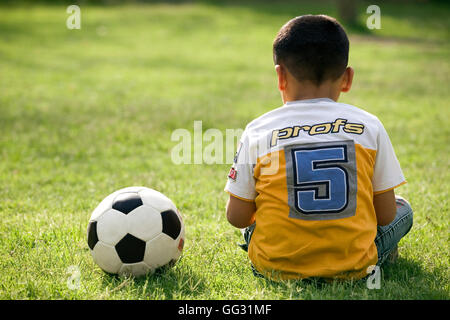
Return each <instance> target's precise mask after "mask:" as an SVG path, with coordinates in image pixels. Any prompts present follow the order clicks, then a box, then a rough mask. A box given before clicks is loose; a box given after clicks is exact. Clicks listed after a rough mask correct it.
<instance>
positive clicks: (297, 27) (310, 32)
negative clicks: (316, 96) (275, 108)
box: [273, 15, 349, 85]
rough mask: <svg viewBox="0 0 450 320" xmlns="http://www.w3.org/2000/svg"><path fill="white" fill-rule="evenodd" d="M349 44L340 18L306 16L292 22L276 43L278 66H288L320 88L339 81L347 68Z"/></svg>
mask: <svg viewBox="0 0 450 320" xmlns="http://www.w3.org/2000/svg"><path fill="white" fill-rule="evenodd" d="M348 51H349V41H348V38H347V34H346V33H345V30H344V28H343V27H342V26H341V24H340V23H339V22H338V21H336V19H334V18H332V17H329V16H326V15H304V16H300V17H296V18H294V19H292V20H290V21H288V22H287V23H286V24H285V25H284V26H283V27H281V29H280V31H279V32H278V34H277V36H276V38H275V40H274V42H273V58H274V62H275V64H282V65H284V66H285V67H286V68H287V69H288V71H289V72H290V73H291V74H292V75H293V76H294V77H295V78H296V79H297V80H298V81H311V82H313V83H314V84H315V85H320V84H321V83H323V82H324V81H326V80H336V79H337V78H339V77H340V76H341V75H342V74H343V73H344V71H345V69H346V68H347V64H348Z"/></svg>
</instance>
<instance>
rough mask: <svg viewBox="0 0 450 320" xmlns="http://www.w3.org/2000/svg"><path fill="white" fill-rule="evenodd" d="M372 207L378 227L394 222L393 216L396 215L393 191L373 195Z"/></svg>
mask: <svg viewBox="0 0 450 320" xmlns="http://www.w3.org/2000/svg"><path fill="white" fill-rule="evenodd" d="M373 205H374V207H375V214H376V216H377V224H378V225H379V226H385V225H388V224H389V223H391V222H392V221H393V220H394V218H395V214H396V213H397V206H396V204H395V192H394V190H389V191H386V192H383V193H379V194H375V195H374V196H373Z"/></svg>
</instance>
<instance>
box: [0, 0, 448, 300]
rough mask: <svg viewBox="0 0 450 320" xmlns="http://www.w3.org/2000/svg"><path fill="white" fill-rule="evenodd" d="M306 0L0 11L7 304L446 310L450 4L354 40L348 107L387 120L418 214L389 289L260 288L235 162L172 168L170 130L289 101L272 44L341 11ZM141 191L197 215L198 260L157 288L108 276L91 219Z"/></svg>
mask: <svg viewBox="0 0 450 320" xmlns="http://www.w3.org/2000/svg"><path fill="white" fill-rule="evenodd" d="M301 3H302V4H301V5H300V4H295V3H294V2H293V1H291V2H283V3H282V4H281V5H280V4H278V5H273V4H271V3H270V2H262V3H258V4H257V3H256V2H238V1H234V2H222V1H221V2H217V3H215V2H212V1H210V2H203V3H180V4H163V3H158V4H151V5H138V4H134V5H126V6H105V7H102V6H88V5H82V6H81V19H82V28H81V30H68V29H67V28H66V25H65V23H66V19H67V17H68V14H67V13H66V7H65V6H62V5H48V6H47V5H42V4H41V5H35V6H32V7H28V6H25V5H23V6H10V5H5V4H3V5H0V234H1V237H0V299H449V292H450V288H449V224H448V222H449V211H448V185H449V184H448V181H449V178H450V177H449V171H448V165H449V158H448V157H449V150H450V147H449V142H450V141H449V131H450V130H449V119H450V112H449V106H448V104H449V101H450V100H449V98H450V93H449V80H450V77H449V75H450V73H449V72H450V65H449V63H450V45H449V43H450V42H449V40H450V34H449V30H450V23H449V20H448V16H449V15H450V7H449V6H447V5H444V4H433V3H428V4H408V5H404V4H402V5H394V4H392V3H390V4H385V5H381V23H382V29H381V30H372V31H369V30H365V29H364V28H363V27H349V28H348V30H349V33H350V40H351V50H350V51H351V53H350V55H351V57H350V64H351V65H352V66H353V67H354V68H355V71H356V75H355V80H354V86H353V89H352V91H351V92H350V93H347V94H345V95H343V96H342V97H341V101H342V102H346V103H351V104H354V105H356V106H359V107H361V108H363V109H365V110H367V111H369V112H371V113H374V114H376V115H377V116H378V117H379V118H380V119H381V120H382V122H383V123H384V125H385V127H386V129H387V131H388V132H389V134H390V137H391V140H392V142H393V144H394V146H395V150H396V153H397V157H398V158H399V161H400V163H401V165H402V168H403V171H404V173H405V175H406V177H407V179H408V182H409V183H408V184H407V185H405V186H402V187H401V188H399V189H398V193H399V194H401V195H403V196H404V197H406V198H407V199H409V201H410V203H411V205H412V207H413V209H414V211H415V217H414V219H415V220H414V226H413V229H412V230H411V232H410V233H409V234H408V235H407V236H406V237H405V238H404V239H403V240H402V241H401V242H400V245H399V251H400V258H399V260H398V262H397V263H396V264H394V265H387V266H386V267H383V269H382V271H383V274H382V281H381V289H378V290H369V289H368V288H367V287H366V283H365V282H364V281H359V282H353V283H352V282H344V283H331V284H317V283H306V282H304V281H303V282H302V281H298V282H292V281H291V282H281V283H273V282H270V281H267V280H264V279H259V278H255V277H254V276H253V275H252V272H251V269H250V266H249V261H248V257H247V256H246V254H245V252H244V251H242V250H241V249H240V248H239V247H237V245H236V244H237V243H240V242H241V238H240V233H239V231H238V230H237V229H234V228H233V227H231V225H229V224H228V222H227V221H226V218H225V214H224V207H225V202H226V199H227V195H226V194H225V193H224V192H223V187H224V184H225V182H226V174H227V172H228V169H229V164H222V165H206V164H204V165H175V164H173V163H172V162H171V157H170V154H171V149H172V148H173V146H174V145H175V142H172V141H171V140H170V137H171V133H172V132H173V130H175V129H177V128H186V129H188V130H190V131H192V130H193V122H194V120H202V121H203V130H206V129H208V128H218V129H220V130H222V131H225V129H226V128H244V127H245V125H246V124H247V123H248V122H249V121H250V120H252V119H253V118H255V117H257V116H259V115H261V114H263V113H264V112H267V111H269V110H271V109H273V108H275V107H278V106H280V104H281V101H280V98H279V94H278V92H277V90H276V79H275V72H274V70H273V63H272V56H271V45H272V40H273V38H274V36H275V33H276V32H277V31H278V29H279V28H280V26H281V25H282V24H284V22H286V21H287V20H288V19H290V18H292V17H294V16H297V15H301V14H306V13H325V14H330V15H334V16H335V15H336V11H335V8H334V5H333V2H329V1H315V2H303V1H302V2H301ZM368 4H369V3H367V4H366V5H365V6H363V8H362V9H361V10H360V12H361V14H360V21H361V23H362V24H363V25H364V24H365V19H366V18H367V16H368V15H367V14H366V13H365V8H366V7H367V5H368ZM132 185H143V186H147V187H151V188H154V189H157V190H159V191H161V192H163V193H164V194H166V195H167V196H169V197H170V198H172V199H173V200H174V202H175V203H176V204H177V206H178V207H179V209H180V211H181V212H182V214H183V216H184V222H185V225H186V245H185V251H184V257H183V259H182V260H181V261H180V263H178V264H177V265H176V266H175V267H174V268H173V269H171V270H169V271H167V272H165V273H163V274H161V275H159V276H148V277H145V278H143V279H131V278H126V279H124V278H117V277H112V276H109V275H107V274H105V273H104V272H102V271H101V270H100V269H99V268H98V267H97V266H96V265H95V264H94V262H93V260H92V258H91V255H90V252H89V248H88V246H87V242H86V228H87V222H88V220H89V217H90V214H91V212H92V210H93V209H94V208H95V207H96V206H97V204H98V203H99V202H100V201H101V200H102V199H103V198H104V197H105V196H106V195H108V194H109V193H111V192H113V191H115V190H116V189H119V188H122V187H126V186H132ZM70 266H77V267H78V268H79V270H80V272H81V273H80V275H81V278H80V287H79V288H78V289H75V290H72V289H70V288H69V287H68V285H67V280H68V279H70V277H71V273H70Z"/></svg>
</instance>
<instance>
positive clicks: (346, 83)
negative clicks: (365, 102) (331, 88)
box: [341, 67, 355, 92]
mask: <svg viewBox="0 0 450 320" xmlns="http://www.w3.org/2000/svg"><path fill="white" fill-rule="evenodd" d="M354 75H355V70H353V68H352V67H347V69H345V72H344V75H343V78H342V86H341V92H349V91H350V89H351V87H352V83H353V76H354Z"/></svg>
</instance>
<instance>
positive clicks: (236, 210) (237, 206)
mask: <svg viewBox="0 0 450 320" xmlns="http://www.w3.org/2000/svg"><path fill="white" fill-rule="evenodd" d="M255 212H256V205H255V202H254V201H244V200H241V199H238V198H236V197H233V196H232V195H230V199H229V200H228V203H227V219H228V222H229V223H231V224H232V225H233V226H235V227H236V228H245V227H248V226H249V225H251V224H252V223H253V222H255Z"/></svg>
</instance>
